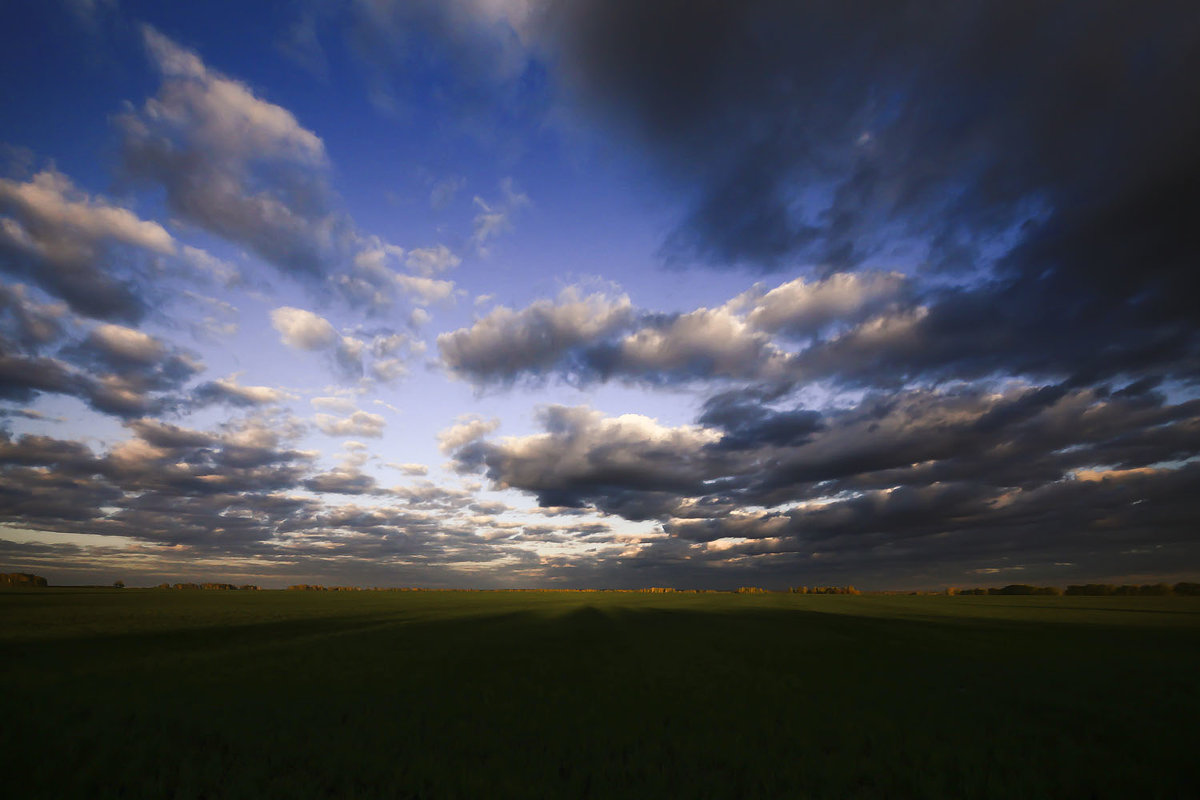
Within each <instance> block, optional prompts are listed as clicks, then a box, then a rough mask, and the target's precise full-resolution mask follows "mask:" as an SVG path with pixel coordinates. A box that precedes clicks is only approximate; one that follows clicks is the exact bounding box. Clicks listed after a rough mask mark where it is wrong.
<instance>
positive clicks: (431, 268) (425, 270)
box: [404, 244, 462, 278]
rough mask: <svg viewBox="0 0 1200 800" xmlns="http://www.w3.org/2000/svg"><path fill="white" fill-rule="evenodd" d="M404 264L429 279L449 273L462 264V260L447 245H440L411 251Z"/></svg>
mask: <svg viewBox="0 0 1200 800" xmlns="http://www.w3.org/2000/svg"><path fill="white" fill-rule="evenodd" d="M404 263H405V265H406V266H407V267H408V268H409V269H410V270H412V271H413V272H415V273H417V274H418V275H422V276H424V277H427V278H428V277H431V276H433V275H440V274H441V273H443V272H449V271H450V270H452V269H454V268H455V267H457V266H458V265H459V264H461V263H462V259H461V258H459V257H458V256H456V255H454V253H452V252H450V249H449V248H448V247H446V245H444V244H439V245H436V246H434V247H421V248H417V249H416V250H410V251H409V253H408V257H407V258H406V259H405V261H404Z"/></svg>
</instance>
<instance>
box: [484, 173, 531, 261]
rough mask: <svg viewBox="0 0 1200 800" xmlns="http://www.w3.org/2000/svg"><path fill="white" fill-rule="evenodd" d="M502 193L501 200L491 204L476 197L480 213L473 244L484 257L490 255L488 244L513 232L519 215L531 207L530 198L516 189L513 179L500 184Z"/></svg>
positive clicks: (506, 179)
mask: <svg viewBox="0 0 1200 800" xmlns="http://www.w3.org/2000/svg"><path fill="white" fill-rule="evenodd" d="M500 192H501V197H500V199H499V200H494V201H492V202H490V203H489V202H488V201H486V200H484V199H483V198H482V197H480V196H479V195H475V207H476V208H478V209H479V211H478V212H477V213H476V214H475V220H474V223H473V225H474V228H473V230H472V233H471V244H473V245H474V246H475V249H476V250H477V251H479V253H480V254H482V255H487V254H488V242H490V241H491V240H492V239H494V238H496V237H497V236H499V235H500V234H502V233H506V232H507V231H510V230H512V226H513V219H514V218H515V217H516V215H517V213H518V212H519V211H520V210H521V209H523V208H525V207H526V206H528V205H529V197H528V196H527V195H525V194H522V193H521V192H520V191H518V190H517V189H516V188H515V185H514V183H513V180H512V178H505V179H504V180H502V181H501V182H500Z"/></svg>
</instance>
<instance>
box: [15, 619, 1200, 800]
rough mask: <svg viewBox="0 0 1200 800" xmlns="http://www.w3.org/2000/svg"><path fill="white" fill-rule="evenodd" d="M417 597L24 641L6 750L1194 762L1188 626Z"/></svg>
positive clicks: (178, 767)
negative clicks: (338, 609) (323, 611)
mask: <svg viewBox="0 0 1200 800" xmlns="http://www.w3.org/2000/svg"><path fill="white" fill-rule="evenodd" d="M123 602H125V603H132V602H134V601H130V600H125V601H123ZM196 602H197V603H201V604H202V605H203V604H204V603H207V602H209V601H208V600H202V601H201V600H198V601H196ZM213 602H216V601H213ZM271 602H275V601H274V600H271ZM296 602H301V601H296ZM339 602H341V601H339ZM414 602H418V604H420V603H424V604H425V605H424V606H422V607H421V609H420V610H421V611H422V613H419V614H418V613H408V609H409V608H410V606H406V605H405V604H404V603H402V602H401V603H398V604H397V605H395V606H387V605H381V606H378V607H376V608H375V609H374V610H373V611H370V612H363V613H338V614H332V615H327V616H324V617H321V618H311V617H308V616H305V615H303V614H302V615H300V616H299V617H297V618H291V619H283V620H271V621H266V622H261V623H254V622H251V621H243V622H241V623H239V624H232V625H228V626H224V627H218V626H214V625H209V624H198V623H207V621H211V620H210V619H209V618H207V617H204V616H203V615H202V614H199V615H198V616H197V615H194V616H192V617H189V618H188V619H189V622H188V624H190V625H192V626H193V627H188V628H185V629H170V627H169V623H170V618H169V617H168V618H167V619H162V620H159V623H161V625H160V629H155V630H143V631H129V630H122V629H121V621H120V619H112V620H110V621H109V628H108V629H99V630H94V631H93V632H91V633H88V632H86V631H84V630H82V629H81V631H80V632H79V633H78V634H77V635H74V636H71V637H66V638H58V639H50V640H36V639H30V638H26V639H23V640H21V641H17V642H14V641H12V640H11V639H5V640H4V644H3V648H4V650H3V655H4V668H3V677H4V686H5V687H6V690H7V691H6V692H5V693H4V695H3V698H2V699H0V710H2V711H3V713H4V715H5V720H6V722H7V723H8V724H7V725H6V726H5V729H4V730H5V733H4V734H3V740H2V741H0V745H2V747H3V749H2V750H0V752H4V753H5V754H6V755H7V757H8V758H10V759H11V764H13V765H19V767H20V768H19V769H16V770H7V771H6V775H7V776H8V778H9V785H10V786H12V787H14V788H16V789H17V791H18V795H20V796H48V795H49V794H55V795H57V796H64V797H65V796H79V797H83V796H86V797H117V796H124V797H142V796H173V797H187V798H191V797H196V798H199V797H276V796H278V797H282V796H287V797H589V796H590V797H651V796H653V797H665V796H672V797H675V796H687V797H785V796H786V797H882V796H888V797H1013V796H1022V797H1118V796H1125V795H1131V794H1134V793H1136V794H1137V796H1140V797H1178V796H1187V795H1188V794H1189V793H1190V789H1191V788H1194V787H1195V786H1196V785H1197V781H1198V780H1200V773H1198V771H1197V768H1196V766H1195V764H1194V758H1193V755H1194V752H1195V748H1196V745H1197V744H1198V742H1197V740H1196V733H1195V728H1194V725H1193V722H1194V720H1195V719H1196V718H1197V711H1200V700H1198V697H1197V684H1196V681H1195V678H1194V668H1195V664H1196V663H1198V662H1200V659H1198V658H1197V657H1198V656H1200V634H1198V631H1197V630H1196V629H1195V628H1194V627H1179V628H1154V627H1139V626H1131V625H1128V624H1123V625H1113V626H1106V625H1096V624H1088V625H1070V624H1066V623H1063V622H1061V621H1046V622H1029V621H1014V620H1006V619H978V618H972V619H965V618H960V617H947V618H945V619H939V620H930V619H928V618H921V619H908V618H885V617H870V616H853V615H848V614H845V613H838V614H830V613H822V612H820V611H813V610H804V609H798V608H789V609H780V608H768V607H760V606H756V605H751V604H741V605H738V606H733V605H732V604H730V603H725V602H724V601H722V602H716V601H714V602H713V603H711V604H707V605H704V606H703V607H697V606H696V604H693V603H691V602H690V601H686V600H672V601H664V602H663V603H658V604H656V603H651V602H645V601H643V600H642V599H640V598H635V599H633V600H630V601H628V602H623V601H622V600H621V598H617V599H612V598H602V599H599V600H596V601H591V600H588V599H578V598H568V599H566V600H563V601H561V602H559V601H556V600H554V599H553V598H551V599H549V600H548V599H545V598H537V597H535V598H531V599H529V600H528V601H524V600H521V601H514V602H508V601H505V602H503V603H496V604H494V606H489V605H488V604H489V602H490V601H489V600H488V598H487V596H481V597H480V599H479V600H478V603H477V604H475V605H472V602H474V601H472V602H468V603H465V604H460V605H458V606H453V608H454V609H456V610H454V611H453V612H446V613H444V614H439V613H434V612H436V611H437V610H438V608H441V606H438V605H437V602H435V601H427V600H424V599H422V600H420V601H414ZM303 603H305V604H309V605H312V604H314V603H316V604H317V605H313V606H312V607H320V604H319V603H318V601H315V600H311V599H304V600H303ZM445 603H446V604H448V605H446V606H445V607H446V608H450V607H451V605H452V604H450V601H449V600H447V601H445ZM410 605H411V604H410ZM305 607H308V606H305ZM354 607H355V604H354V603H347V604H346V605H345V608H346V609H347V611H349V610H351V609H353V608H354ZM493 607H498V608H500V609H501V610H499V611H495V612H493V611H489V608H493ZM389 609H391V610H389ZM396 609H402V610H405V613H399V612H398V611H396ZM1122 610H1126V609H1122ZM161 626H166V627H165V629H162V627H161ZM84 627H86V626H84ZM51 789H52V790H53V791H49V790H51Z"/></svg>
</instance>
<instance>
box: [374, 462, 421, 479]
mask: <svg viewBox="0 0 1200 800" xmlns="http://www.w3.org/2000/svg"><path fill="white" fill-rule="evenodd" d="M384 466H386V467H391V468H392V469H397V470H400V471H401V472H403V473H404V474H405V475H411V476H414V477H423V476H425V475H428V474H429V467H427V466H425V465H424V464H413V463H408V464H396V463H393V462H388V463H387V464H385V465H384Z"/></svg>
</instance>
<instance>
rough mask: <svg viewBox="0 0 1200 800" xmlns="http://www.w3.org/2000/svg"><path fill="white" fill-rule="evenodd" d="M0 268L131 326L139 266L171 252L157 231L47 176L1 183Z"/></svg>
mask: <svg viewBox="0 0 1200 800" xmlns="http://www.w3.org/2000/svg"><path fill="white" fill-rule="evenodd" d="M0 215H2V216H0V269H2V270H3V271H5V272H7V273H9V274H11V275H15V276H18V277H20V278H22V279H24V280H28V281H31V282H33V283H35V284H37V286H38V287H39V288H41V289H43V290H44V291H46V292H47V293H48V294H50V295H52V296H54V297H57V298H60V299H62V300H63V301H65V302H66V303H67V305H69V306H70V307H71V310H73V311H74V312H76V313H78V314H82V315H84V316H89V317H94V318H97V319H105V320H117V321H125V322H132V321H137V320H139V319H140V318H141V317H142V316H143V315H144V314H145V312H146V303H145V301H144V299H143V297H142V291H141V289H140V288H139V284H138V277H139V273H138V265H139V264H140V263H141V262H142V261H144V260H145V259H146V258H151V257H154V256H169V255H173V254H175V253H176V250H177V247H176V243H175V240H174V239H173V238H172V237H171V235H170V234H169V233H167V231H166V230H165V229H163V227H162V226H161V225H159V224H158V223H156V222H150V221H147V220H143V219H140V218H139V217H138V216H137V215H136V214H134V213H133V212H132V211H130V210H129V209H127V208H123V207H121V206H117V205H114V204H112V203H110V202H109V201H107V200H105V199H104V198H100V197H94V196H91V195H88V194H87V193H86V192H83V191H82V190H80V189H77V188H76V187H75V186H74V184H72V182H71V180H70V179H69V178H67V176H65V175H63V174H62V173H60V172H57V171H55V170H53V169H48V170H44V171H42V172H39V173H37V174H36V175H34V176H33V177H32V178H30V180H29V181H27V182H25V183H20V182H17V181H13V180H9V179H7V178H0Z"/></svg>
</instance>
